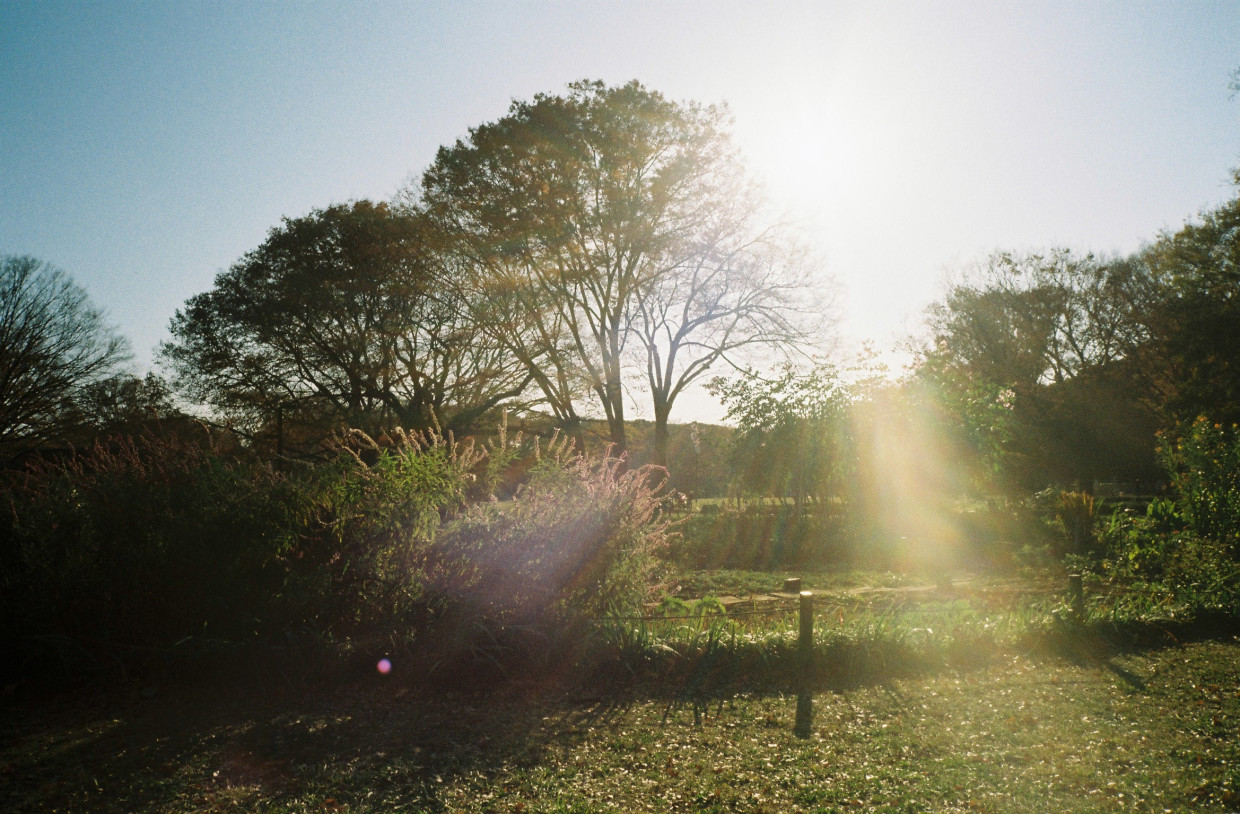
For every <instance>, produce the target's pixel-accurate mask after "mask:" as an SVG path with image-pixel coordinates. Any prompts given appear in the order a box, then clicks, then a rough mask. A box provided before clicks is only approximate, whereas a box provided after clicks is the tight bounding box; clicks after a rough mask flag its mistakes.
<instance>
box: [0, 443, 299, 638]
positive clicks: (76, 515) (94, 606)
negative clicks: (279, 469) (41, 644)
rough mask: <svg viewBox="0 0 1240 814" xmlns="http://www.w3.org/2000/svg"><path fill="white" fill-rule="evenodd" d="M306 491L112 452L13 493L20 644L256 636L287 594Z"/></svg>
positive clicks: (165, 450)
mask: <svg viewBox="0 0 1240 814" xmlns="http://www.w3.org/2000/svg"><path fill="white" fill-rule="evenodd" d="M298 492H299V490H298V488H297V484H295V483H293V482H291V481H289V480H288V479H286V478H285V477H283V476H282V475H280V474H279V473H276V472H274V471H273V470H271V469H270V468H268V467H264V466H261V465H259V464H257V463H253V462H242V461H239V460H235V459H229V458H225V457H224V456H221V455H219V454H217V453H215V452H213V451H212V450H210V449H208V448H205V447H203V446H201V445H199V444H194V443H186V442H182V441H179V440H176V439H157V438H154V437H150V436H147V437H141V438H138V439H125V440H113V441H109V442H107V443H106V444H103V443H101V444H96V445H95V446H93V447H92V448H90V449H88V450H86V451H84V452H81V453H79V454H76V455H73V456H71V457H69V458H67V459H64V460H60V461H52V462H48V461H42V462H35V463H33V464H31V465H30V466H29V467H27V468H26V469H25V470H23V471H21V472H18V473H13V474H11V475H10V476H9V478H8V479H7V483H5V484H4V485H3V496H2V498H0V499H2V500H3V507H4V514H5V517H4V521H3V527H2V528H0V538H2V540H3V542H2V544H0V545H2V548H3V552H4V553H3V559H4V575H3V577H2V578H0V580H2V581H0V597H2V601H3V603H4V606H5V608H4V610H5V614H4V618H5V622H4V627H5V633H7V634H8V635H9V636H22V635H31V634H39V633H55V634H58V635H69V636H82V637H87V638H102V639H106V640H110V641H115V642H118V643H124V644H132V645H137V644H143V645H149V644H152V643H160V644H170V643H171V642H173V641H175V640H177V639H178V638H180V637H183V636H187V635H191V634H195V633H202V632H203V631H204V630H206V631H207V632H208V633H211V634H216V633H219V634H228V635H235V634H238V633H241V632H243V631H249V630H252V629H253V625H254V622H255V619H257V618H260V617H262V616H264V615H265V614H266V612H267V611H268V610H269V608H270V605H271V598H272V597H275V596H278V595H279V594H280V592H281V589H282V587H283V586H282V584H281V579H280V573H279V569H278V568H273V567H272V566H273V565H274V564H276V563H277V562H278V560H279V559H280V557H281V556H282V555H283V554H284V553H285V552H286V551H288V550H289V548H290V547H291V546H292V545H293V542H294V537H293V533H292V532H293V523H292V522H291V520H292V518H293V517H294V516H295V514H296V510H297V504H298V502H299V495H298Z"/></svg>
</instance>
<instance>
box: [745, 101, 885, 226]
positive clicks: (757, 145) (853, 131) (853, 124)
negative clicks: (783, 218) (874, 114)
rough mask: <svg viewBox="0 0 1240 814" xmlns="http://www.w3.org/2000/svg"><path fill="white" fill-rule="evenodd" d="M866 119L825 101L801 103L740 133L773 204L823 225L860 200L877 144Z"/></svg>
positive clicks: (753, 169)
mask: <svg viewBox="0 0 1240 814" xmlns="http://www.w3.org/2000/svg"><path fill="white" fill-rule="evenodd" d="M863 127H864V120H863V118H862V117H860V116H858V115H856V113H855V111H850V110H848V109H846V108H845V106H843V105H841V104H839V103H838V102H836V101H833V100H832V99H829V98H822V99H808V100H802V101H800V102H799V103H797V104H795V105H789V106H788V107H786V108H782V109H780V110H778V111H772V112H771V113H770V114H768V115H764V116H762V120H761V121H760V122H757V123H755V124H753V125H751V126H748V127H746V128H745V129H744V130H743V131H740V132H738V141H739V142H740V145H741V150H742V152H743V154H744V155H745V158H746V161H747V162H748V164H749V168H750V170H751V172H752V173H753V174H754V177H755V178H756V179H757V180H758V181H759V182H760V183H762V184H763V186H764V187H765V189H766V192H767V195H768V197H769V199H770V201H771V203H772V204H773V205H774V206H775V207H776V208H777V209H779V210H781V211H786V212H788V213H790V214H792V215H793V216H794V217H798V218H809V219H812V220H821V219H824V218H828V217H830V216H831V215H832V214H833V213H834V212H836V211H837V210H838V209H839V208H840V207H843V206H847V205H848V202H850V201H852V202H856V201H858V200H859V199H861V198H863V197H864V192H865V184H866V178H867V173H868V172H869V171H871V170H872V168H873V166H874V164H875V159H876V152H875V151H876V145H874V144H873V143H872V139H868V138H867V135H866V133H865V132H864V129H863Z"/></svg>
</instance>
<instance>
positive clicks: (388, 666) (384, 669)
mask: <svg viewBox="0 0 1240 814" xmlns="http://www.w3.org/2000/svg"><path fill="white" fill-rule="evenodd" d="M379 672H381V673H383V674H384V675H387V674H388V673H390V672H392V662H391V661H389V660H388V659H379Z"/></svg>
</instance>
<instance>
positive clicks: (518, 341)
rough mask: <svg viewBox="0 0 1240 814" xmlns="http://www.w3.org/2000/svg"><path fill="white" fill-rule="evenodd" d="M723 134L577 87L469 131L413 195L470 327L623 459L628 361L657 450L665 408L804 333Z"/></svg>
mask: <svg viewBox="0 0 1240 814" xmlns="http://www.w3.org/2000/svg"><path fill="white" fill-rule="evenodd" d="M728 124H729V122H728V117H727V113H726V111H725V110H723V109H721V108H717V107H703V106H700V105H697V104H693V103H676V102H672V101H669V100H667V99H666V98H664V97H663V96H662V95H661V94H659V93H656V92H654V91H651V90H648V89H647V88H645V87H643V86H642V85H640V84H639V83H637V82H630V83H628V84H626V85H623V86H618V87H609V86H606V85H604V84H603V83H601V82H578V83H575V84H573V85H570V86H569V91H568V93H567V94H566V95H563V96H553V95H538V96H536V97H534V99H533V101H531V102H514V103H513V105H512V107H511V108H510V110H509V112H508V115H506V116H505V117H503V118H501V119H499V120H497V121H495V122H492V123H489V124H484V125H481V126H479V127H475V128H473V129H471V130H470V132H469V136H468V138H467V139H463V140H460V141H457V142H456V143H455V144H454V145H452V146H449V147H444V148H442V149H440V151H439V154H438V155H437V157H436V159H435V162H434V163H433V164H432V166H431V167H430V168H429V169H428V170H427V172H426V173H425V175H424V176H423V178H422V180H421V184H420V187H418V188H417V189H412V190H409V191H408V194H407V197H408V199H410V200H411V201H413V202H414V204H415V206H416V207H417V209H418V210H419V211H421V212H424V213H425V214H426V215H427V216H428V218H429V219H430V220H431V221H432V222H433V223H434V224H435V227H436V229H437V231H438V233H439V235H440V236H441V237H442V240H443V243H442V244H441V245H442V248H443V249H444V252H445V262H446V263H449V264H451V266H452V269H453V276H454V278H455V279H457V280H459V281H460V285H461V287H462V290H463V292H464V294H463V297H464V299H465V300H466V301H467V302H468V303H469V304H470V307H471V308H472V309H473V313H474V314H475V318H476V320H477V322H478V324H479V325H480V326H481V327H483V328H485V329H486V330H487V331H489V332H490V334H491V335H492V336H493V337H494V338H495V339H496V340H497V341H499V342H501V343H503V344H504V345H505V346H506V347H507V348H508V349H509V350H510V351H511V352H512V353H513V354H514V355H515V356H516V357H517V358H519V359H520V360H521V361H522V362H523V363H524V364H525V365H526V366H527V367H528V368H529V370H530V375H531V376H532V377H533V379H534V381H535V382H536V383H537V384H538V386H539V387H540V389H541V390H542V393H543V397H544V398H545V400H546V402H547V403H548V404H549V405H550V406H551V408H552V410H553V412H554V413H555V415H556V417H557V418H558V419H559V420H560V421H561V422H562V423H563V424H566V425H569V426H571V425H573V424H574V423H575V422H577V421H578V420H579V418H580V415H581V414H582V410H583V409H588V408H586V407H584V406H583V405H582V404H581V396H582V394H589V395H590V396H591V400H592V402H593V406H594V407H595V408H597V409H599V410H600V411H601V412H602V414H603V415H604V416H605V417H606V419H607V422H608V426H609V429H610V433H611V438H612V441H613V442H614V443H615V444H616V445H618V446H619V447H621V448H623V447H624V445H625V387H626V376H627V373H626V371H627V370H628V369H629V368H630V367H631V366H633V365H634V364H636V365H637V366H638V369H644V370H645V379H646V383H647V384H648V385H649V387H650V390H651V397H652V400H653V407H654V413H655V421H656V436H660V435H661V437H662V438H663V444H664V450H665V445H666V424H667V418H668V414H669V413H670V410H671V407H672V404H673V402H674V401H675V399H676V397H677V396H678V395H679V394H680V393H681V392H682V391H683V389H684V387H685V386H686V385H687V384H688V383H690V382H692V381H693V380H695V379H697V378H698V377H700V376H701V375H702V374H703V373H704V372H705V371H706V370H707V369H709V367H710V366H711V365H712V364H713V363H714V362H715V361H716V360H718V359H719V358H721V357H724V356H726V355H729V354H733V353H735V352H737V351H739V350H741V349H742V348H746V347H749V346H752V345H755V344H764V345H766V346H768V347H769V346H772V345H784V344H790V343H795V342H798V341H801V340H803V339H804V336H805V335H804V333H803V332H802V331H801V330H800V329H799V328H798V327H797V326H796V325H795V320H794V319H793V316H794V315H795V313H796V311H797V308H798V305H797V301H796V299H795V297H794V296H793V294H794V292H796V293H800V292H803V291H804V285H803V282H804V281H803V279H802V277H801V276H799V272H800V271H801V270H802V267H801V266H799V265H798V263H797V262H796V258H795V256H794V254H793V253H792V252H789V251H786V250H785V249H786V247H785V245H784V244H781V243H780V241H779V240H778V238H777V235H776V234H775V233H774V231H772V230H770V229H764V228H759V227H757V226H755V223H754V218H755V215H756V205H755V203H754V201H755V198H754V196H753V195H752V190H750V189H749V187H748V186H747V184H746V182H745V179H744V172H743V168H742V166H741V164H740V162H739V160H738V158H737V156H736V152H735V150H734V149H733V147H732V145H731V141H730V137H729V133H728ZM663 454H665V452H664V453H663ZM657 455H658V453H657Z"/></svg>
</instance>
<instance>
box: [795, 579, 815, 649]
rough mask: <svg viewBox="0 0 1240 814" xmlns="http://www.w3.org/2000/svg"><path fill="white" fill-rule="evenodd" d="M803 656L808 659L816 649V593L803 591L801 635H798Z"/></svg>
mask: <svg viewBox="0 0 1240 814" xmlns="http://www.w3.org/2000/svg"><path fill="white" fill-rule="evenodd" d="M797 641H798V644H799V645H800V647H801V657H802V658H803V659H806V660H808V658H809V656H810V655H811V654H812V653H813V649H814V594H813V592H811V591H801V635H800V636H799V637H798V640H797Z"/></svg>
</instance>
